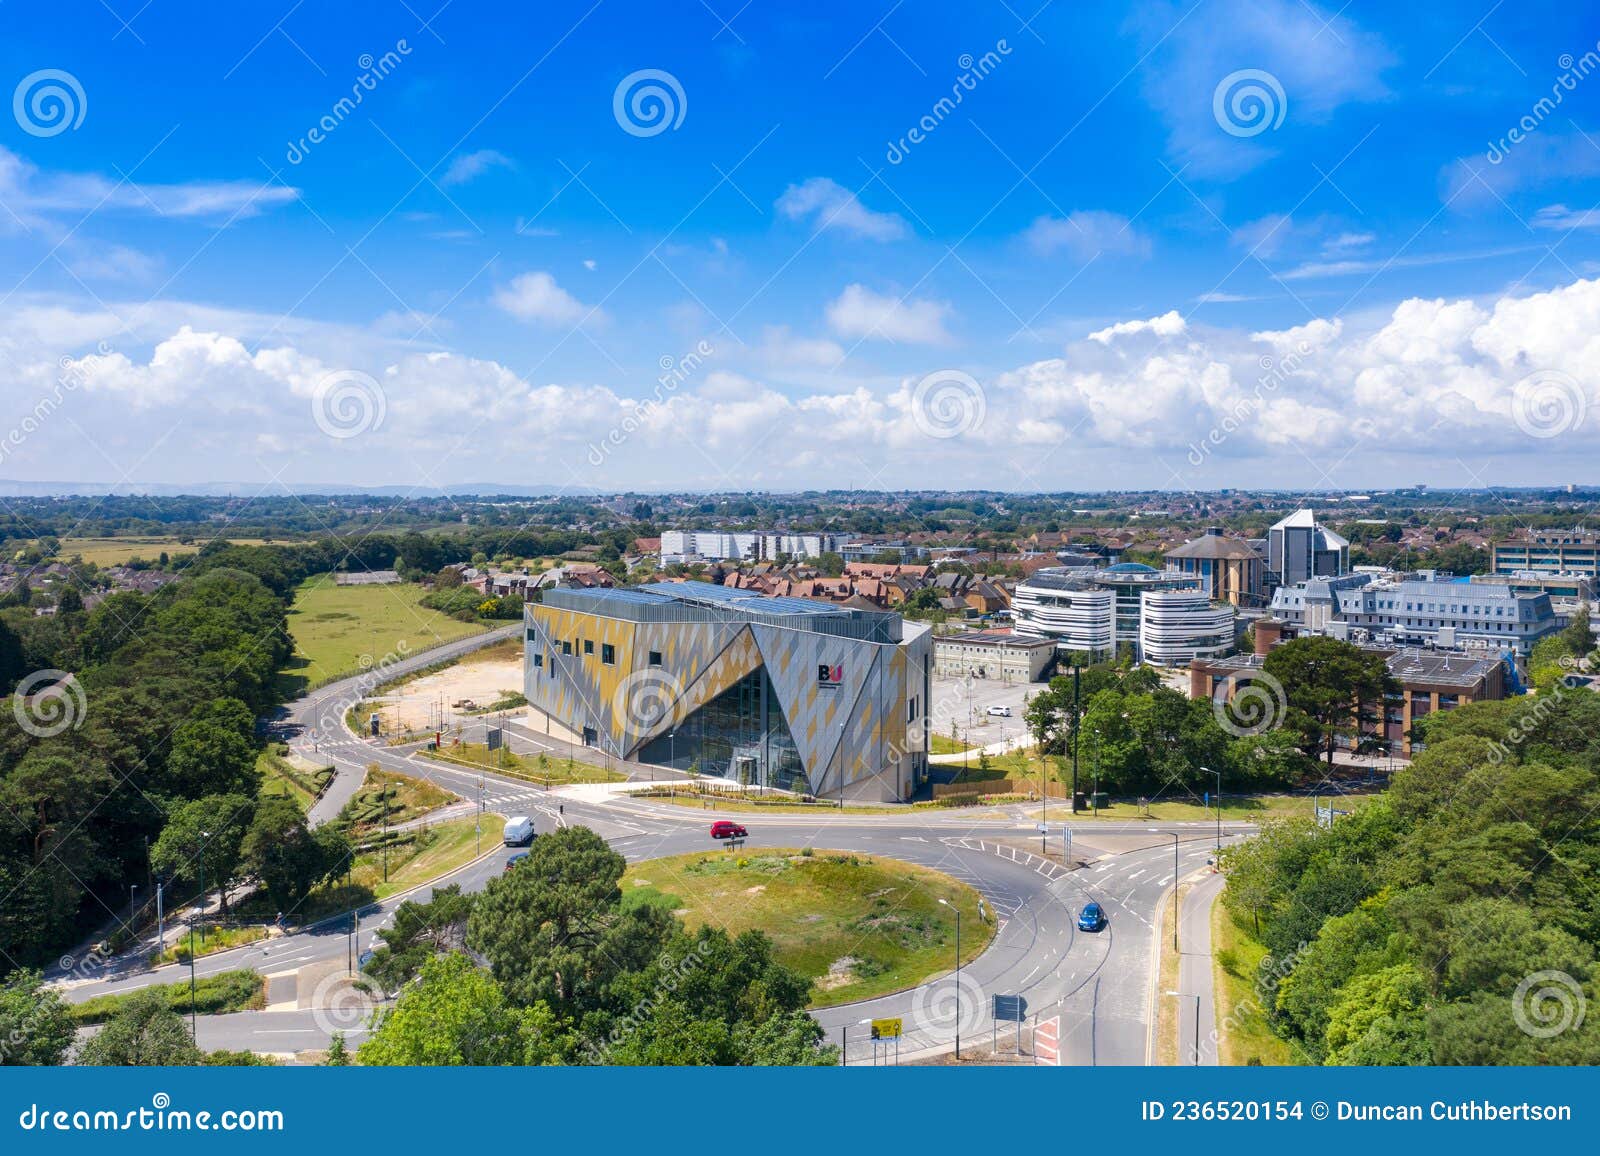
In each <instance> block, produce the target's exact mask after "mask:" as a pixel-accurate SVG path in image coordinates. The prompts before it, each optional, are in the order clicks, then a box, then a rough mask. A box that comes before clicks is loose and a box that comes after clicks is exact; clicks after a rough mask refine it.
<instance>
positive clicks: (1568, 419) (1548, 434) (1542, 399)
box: [1511, 369, 1589, 438]
mask: <svg viewBox="0 0 1600 1156" xmlns="http://www.w3.org/2000/svg"><path fill="white" fill-rule="evenodd" d="M1588 411H1589V391H1588V390H1587V389H1585V388H1584V386H1583V383H1582V382H1580V381H1579V380H1578V379H1577V378H1575V377H1573V376H1572V375H1571V374H1570V373H1562V372H1561V371H1560V370H1559V369H1539V370H1535V371H1534V372H1533V373H1530V374H1528V376H1526V377H1524V378H1523V379H1522V380H1520V381H1518V382H1517V384H1516V385H1514V386H1512V387H1511V419H1512V420H1513V421H1515V422H1516V423H1517V428H1518V429H1520V430H1521V431H1522V432H1523V433H1525V434H1527V435H1528V436H1529V437H1533V438H1554V437H1560V436H1561V435H1562V434H1564V433H1571V432H1572V431H1573V430H1575V429H1577V428H1578V427H1579V426H1581V425H1582V424H1583V418H1584V415H1585V414H1587V413H1588Z"/></svg>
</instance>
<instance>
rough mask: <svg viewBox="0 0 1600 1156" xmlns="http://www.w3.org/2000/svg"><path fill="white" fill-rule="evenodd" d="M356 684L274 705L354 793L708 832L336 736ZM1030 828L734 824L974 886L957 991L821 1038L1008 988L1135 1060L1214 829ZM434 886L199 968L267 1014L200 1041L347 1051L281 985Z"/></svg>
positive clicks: (1230, 828)
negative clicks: (972, 939)
mask: <svg viewBox="0 0 1600 1156" xmlns="http://www.w3.org/2000/svg"><path fill="white" fill-rule="evenodd" d="M488 641H491V639H490V638H488V637H487V636H477V637H475V638H474V639H471V640H467V643H468V644H467V645H464V646H463V644H452V647H451V648H440V649H438V650H434V651H430V652H429V653H428V655H426V656H419V662H420V664H421V665H427V664H430V663H432V662H437V661H439V659H440V658H442V657H445V656H446V655H447V653H448V651H449V650H450V649H453V648H454V647H455V646H462V648H463V649H472V646H471V645H470V644H471V643H476V644H477V645H480V646H481V645H485V644H486V643H487V642H488ZM360 690H361V686H360V685H358V684H357V683H356V680H348V681H347V682H346V683H340V684H334V685H332V686H329V687H327V688H324V689H323V690H321V691H319V692H316V693H315V694H313V695H312V696H309V697H308V699H305V700H302V701H301V702H300V703H298V704H296V709H293V710H291V711H290V712H289V721H290V722H291V723H293V724H294V725H296V726H298V727H299V728H300V729H299V733H297V734H294V735H293V736H292V738H291V741H293V742H294V743H295V744H296V745H301V744H306V745H309V744H311V743H313V742H314V743H315V744H316V747H317V750H316V753H317V757H319V758H321V759H323V760H325V761H331V762H333V764H334V765H335V766H336V767H337V768H338V770H339V772H340V774H339V781H341V782H343V781H346V780H353V781H354V782H355V784H356V785H359V783H360V779H361V775H362V773H363V770H364V768H365V767H366V765H367V764H368V763H372V762H376V763H378V764H380V765H382V766H384V767H385V768H388V769H392V770H396V771H400V772H402V773H405V774H409V775H415V776H418V777H422V778H427V779H430V780H432V781H433V782H435V783H437V784H438V785H439V786H441V787H443V788H445V789H446V790H449V791H453V792H454V793H456V794H458V795H460V796H462V797H463V798H465V799H468V800H476V799H477V798H478V797H479V794H480V785H481V789H482V797H483V799H484V805H485V807H486V808H487V809H488V810H492V811H495V812H498V813H501V814H527V815H530V816H532V817H533V819H534V822H535V826H536V827H537V829H538V830H539V831H540V832H541V833H542V834H543V833H549V832H550V831H552V830H554V829H556V828H557V827H558V826H561V825H575V824H582V825H584V826H587V827H589V828H591V829H592V830H594V831H595V832H596V833H597V834H599V835H600V836H601V837H602V838H604V839H605V840H606V841H607V842H608V843H609V844H610V845H611V846H612V847H614V848H615V849H616V850H617V851H618V852H619V853H620V854H622V855H623V856H624V857H625V858H626V859H627V860H628V861H629V862H630V863H637V862H642V861H646V860H650V859H655V858H659V857H662V856H671V855H679V854H686V853H690V852H695V851H706V850H710V849H712V848H713V846H714V844H713V843H712V841H711V840H710V838H709V835H708V833H707V826H708V820H707V818H706V817H705V815H704V814H703V813H701V812H698V811H694V810H690V809H687V808H683V807H678V806H674V805H671V804H667V803H660V802H651V801H648V800H635V799H629V798H626V797H617V796H613V797H610V798H608V799H604V800H599V799H596V798H593V797H587V798H585V797H579V796H578V795H577V794H568V793H564V792H563V789H562V788H556V789H554V790H551V791H545V790H542V789H540V788H538V787H535V786H532V785H530V784H528V783H524V782H520V781H517V780H513V779H507V778H503V777H499V776H496V775H494V774H492V773H489V772H483V773H480V772H478V771H476V770H472V769H468V768H464V767H456V766H452V765H450V764H444V763H439V762H435V761H432V760H428V759H425V758H423V757H421V756H419V755H416V754H414V753H412V752H410V751H407V750H404V749H399V748H394V747H387V746H381V745H376V744H373V743H370V742H368V741H364V740H361V739H359V738H356V737H354V736H350V735H349V734H348V733H347V732H343V727H342V720H343V715H344V712H345V710H346V709H348V706H349V704H350V703H351V702H353V701H355V699H354V698H352V697H351V696H352V695H353V694H354V695H355V696H356V697H359V692H360ZM591 753H592V752H591ZM340 805H341V806H342V804H340ZM334 813H337V810H336V809H335V811H334ZM1036 820H1037V816H1036V814H1034V813H1030V812H1029V811H1028V810H1026V809H1024V808H1014V809H989V808H985V809H984V810H983V812H982V813H981V814H980V815H973V814H972V813H971V812H964V811H962V810H952V811H927V810H922V811H911V810H909V809H908V810H907V811H906V812H905V813H904V814H903V815H902V814H891V815H852V814H849V813H843V814H838V813H835V814H820V815H793V814H787V815H786V814H782V813H778V814H774V815H772V816H749V817H748V818H747V819H746V820H745V821H746V825H747V826H749V827H750V837H749V839H748V841H747V845H748V846H750V847H808V846H809V847H815V848H828V849H837V850H842V851H855V852H861V853H866V854H872V855H877V856H882V857H885V858H894V859H901V860H905V861H907V862H912V863H918V864H922V865H924V866H928V867H932V868H935V869H937V870H940V871H943V872H945V873H947V874H949V875H951V876H953V877H955V878H957V879H960V880H962V881H963V882H966V883H968V884H970V885H971V886H973V887H974V888H976V889H977V890H978V892H979V893H980V894H981V895H982V896H983V899H984V903H985V906H986V908H987V909H988V910H989V912H990V913H991V916H992V918H994V919H996V920H998V929H997V932H996V934H995V938H994V941H993V943H992V944H991V945H990V946H989V947H988V948H987V949H986V950H985V951H984V952H983V953H982V954H981V955H980V956H979V957H978V958H977V959H975V960H973V961H972V962H971V963H969V964H968V965H966V966H964V967H963V968H962V971H961V981H960V985H959V988H958V986H957V983H956V981H955V979H954V976H953V975H946V976H944V977H941V978H938V979H935V980H934V981H932V982H931V983H928V984H925V985H923V986H922V987H919V988H916V989H913V990H911V991H906V992H900V993H898V994H895V995H889V996H884V997H882V998H880V999H876V1000H872V1001H869V1002H865V1003H857V1004H850V1005H845V1006H842V1007H836V1008H827V1009H823V1010H819V1011H817V1012H816V1013H814V1014H815V1016H816V1018H817V1020H818V1021H819V1022H820V1023H821V1024H822V1026H823V1028H824V1029H825V1031H826V1032H827V1033H828V1036H829V1038H830V1039H831V1040H832V1041H834V1042H838V1041H839V1040H840V1039H841V1038H843V1039H844V1040H845V1041H846V1043H847V1045H848V1046H849V1055H850V1058H851V1062H857V1061H858V1060H860V1059H862V1058H864V1057H865V1056H867V1055H869V1054H870V1043H868V1042H867V1030H866V1028H865V1027H862V1026H861V1024H860V1021H862V1020H864V1019H868V1018H880V1017H899V1018H901V1019H902V1020H903V1021H904V1025H905V1031H906V1033H907V1034H906V1037H905V1038H904V1039H903V1040H902V1041H901V1058H902V1059H908V1058H912V1057H914V1056H917V1055H919V1054H925V1053H927V1054H931V1053H934V1052H939V1051H947V1050H949V1047H950V1046H951V1044H952V1043H953V1040H954V1036H955V1031H956V1028H957V1026H958V1025H959V1027H960V1031H961V1034H962V1038H963V1050H965V1049H966V1048H967V1047H968V1044H967V1041H968V1040H969V1039H970V1040H971V1041H973V1043H978V1042H983V1043H985V1044H986V1043H987V1040H988V1036H989V1033H990V1027H991V1016H990V1006H989V1004H990V998H991V997H992V996H993V995H996V994H1007V995H1020V996H1022V997H1023V998H1024V1000H1025V1001H1026V1007H1027V1014H1028V1016H1029V1017H1030V1018H1031V1017H1033V1016H1034V1015H1036V1014H1037V1015H1042V1016H1049V1015H1056V1014H1059V1015H1060V1016H1061V1017H1062V1032H1061V1037H1062V1062H1063V1063H1070V1064H1142V1063H1144V1062H1145V1054H1146V1051H1145V1050H1146V1041H1147V1038H1148V1024H1149V1022H1150V1014H1151V1007H1150V1003H1151V999H1152V994H1153V993H1152V990H1151V982H1150V978H1151V975H1152V971H1151V964H1152V959H1153V955H1152V952H1153V947H1154V944H1153V939H1154V934H1155V925H1154V922H1153V920H1154V916H1155V913H1156V912H1157V910H1158V909H1159V907H1160V904H1161V903H1162V901H1163V899H1164V897H1165V896H1167V895H1168V893H1169V889H1170V888H1171V887H1172V885H1173V882H1174V877H1175V875H1176V876H1181V875H1184V874H1187V873H1189V872H1190V871H1193V870H1196V869H1198V868H1200V867H1202V866H1204V864H1205V862H1206V860H1207V859H1208V858H1209V857H1210V856H1211V855H1212V854H1213V851H1214V845H1213V829H1212V827H1211V826H1210V825H1208V824H1205V823H1200V824H1181V823H1179V824H1166V825H1157V826H1153V827H1152V826H1146V825H1126V826H1124V825H1112V824H1109V823H1079V824H1075V825H1074V832H1075V833H1074V852H1075V855H1074V859H1075V860H1088V861H1089V862H1088V865H1087V866H1084V867H1081V868H1079V869H1077V870H1072V871H1069V870H1066V869H1065V868H1064V867H1062V866H1061V865H1060V864H1059V863H1057V862H1054V861H1050V860H1046V859H1042V858H1040V857H1038V856H1037V855H1036V854H1035V853H1034V852H1033V851H1030V850H1029V849H1028V848H1030V847H1032V848H1037V843H1036V842H1035V840H1036V839H1037V835H1035V834H1034V833H1033V832H1034V829H1035V827H1034V825H1035V822H1036ZM1224 831H1225V833H1226V835H1227V837H1228V838H1229V839H1233V838H1238V837H1241V836H1243V835H1246V834H1248V833H1249V832H1250V831H1251V828H1249V827H1247V826H1242V825H1235V824H1230V825H1225V827H1224ZM1174 837H1176V838H1174ZM1052 838H1056V836H1052ZM1175 843H1176V847H1177V863H1176V867H1175V865H1174V844H1175ZM513 853H514V852H513V851H512V850H509V849H504V848H494V849H492V850H491V851H490V853H488V854H487V855H485V856H484V857H483V858H482V859H480V860H478V861H477V862H474V863H472V864H469V865H468V866H466V867H463V868H461V869H460V870H458V871H456V872H454V873H453V874H451V875H449V876H447V877H445V878H443V879H440V880H436V881H435V883H434V885H433V886H443V885H448V884H452V883H460V884H461V885H462V886H463V888H465V889H467V890H475V889H479V888H481V887H483V886H485V885H486V884H487V883H488V881H489V880H491V879H493V878H494V877H496V876H497V875H498V874H499V873H500V871H501V870H502V869H503V865H504V862H505V860H506V859H507V858H508V857H509V856H510V855H511V854H513ZM433 886H424V887H421V888H418V889H417V890H416V891H414V892H412V893H410V894H408V895H405V896H394V897H392V898H390V899H387V900H384V901H383V902H381V903H374V904H372V905H370V906H369V907H367V908H364V909H363V910H362V912H361V913H360V931H359V938H355V937H354V934H353V933H354V926H353V923H354V921H353V920H352V919H349V918H344V917H341V918H338V919H334V920H330V921H327V922H324V923H323V924H321V925H319V926H315V927H310V928H307V929H304V930H301V931H297V932H294V933H292V934H289V935H284V936H280V937H276V938H274V939H272V940H270V941H267V942H266V943H264V944H260V943H258V944H252V945H248V946H245V947H241V948H236V949H233V950H231V951H226V952H219V953H216V954H214V955H209V956H205V957H203V958H201V959H200V960H198V961H197V962H196V964H195V968H194V973H195V974H196V975H197V976H204V975H209V974H213V973H216V972H221V971H226V970H230V969H233V968H240V967H246V968H254V969H256V970H258V971H260V972H262V973H263V974H264V975H267V976H268V977H269V980H270V981H271V987H270V994H269V1004H270V1006H269V1010H266V1011H261V1012H246V1013H239V1014H236V1015H226V1016H205V1017H201V1018H200V1022H199V1042H200V1044H201V1045H202V1046H203V1047H207V1048H220V1047H226V1048H234V1049H249V1050H254V1051H263V1052H277V1053H288V1052H296V1051H301V1050H308V1049H315V1048H320V1047H323V1046H325V1045H326V1043H327V1039H328V1036H329V1034H330V1031H331V1030H334V1029H342V1030H345V1031H346V1033H347V1036H348V1037H349V1038H350V1039H351V1041H352V1042H357V1041H359V1039H360V1038H361V1031H360V1028H361V1026H362V1022H363V1020H364V1018H365V1012H366V1011H367V1010H368V1009H366V1008H358V1009H355V1010H354V1013H351V1012H349V1010H348V1009H346V1011H344V1012H337V1013H336V1012H333V1011H329V1010H327V1009H323V1010H313V1009H311V1008H307V1007H297V1006H294V1005H295V1004H296V1003H304V1002H305V996H306V993H305V992H301V991H298V990H297V988H296V985H297V982H298V981H297V980H296V978H295V976H296V973H297V972H300V971H301V969H306V970H307V972H309V973H311V974H316V973H317V971H318V969H317V965H321V968H320V971H321V973H324V974H325V973H327V972H328V971H329V970H331V969H332V968H333V966H334V965H336V964H342V963H343V961H345V960H347V959H348V957H349V955H350V954H351V952H353V951H354V952H359V951H360V950H361V949H362V948H364V947H367V946H369V945H370V943H371V940H372V936H373V933H374V932H375V931H376V930H377V929H378V928H379V927H382V926H385V925H386V924H387V922H388V921H389V919H390V918H392V915H393V912H394V910H395V908H396V907H397V906H398V905H399V903H400V902H401V901H403V900H404V899H406V898H413V899H418V900H426V898H427V897H428V896H429V895H430V894H431V892H432V890H433ZM1091 899H1093V900H1096V901H1098V902H1099V903H1100V904H1101V905H1102V906H1103V907H1104V908H1105V910H1106V912H1107V914H1108V916H1109V920H1110V922H1109V926H1108V927H1107V928H1106V929H1105V930H1103V931H1100V932H1098V933H1088V932H1080V931H1078V930H1077V926H1076V915H1077V913H1078V911H1079V910H1081V908H1082V906H1083V905H1084V904H1085V903H1086V902H1088V901H1089V900H1091ZM189 974H190V973H189V969H188V968H187V967H185V966H180V965H171V966H168V967H165V968H161V969H158V970H150V969H148V968H147V967H145V966H144V965H143V964H142V963H140V962H138V961H137V960H133V959H125V960H119V961H113V962H112V963H111V964H109V965H108V966H106V967H105V968H104V969H102V970H100V971H97V972H96V973H94V978H92V979H89V980H86V981H79V982H76V983H73V984H71V985H70V986H69V987H67V989H66V991H65V995H66V997H67V998H68V999H69V1000H71V1001H73V1002H77V1001H81V1000H84V999H87V998H90V997H91V996H94V995H99V994H104V993H109V992H119V991H129V990H134V989H136V988H139V987H143V986H146V985H148V984H151V983H170V982H178V981H182V980H185V979H187V978H188V976H189ZM958 994H959V998H958Z"/></svg>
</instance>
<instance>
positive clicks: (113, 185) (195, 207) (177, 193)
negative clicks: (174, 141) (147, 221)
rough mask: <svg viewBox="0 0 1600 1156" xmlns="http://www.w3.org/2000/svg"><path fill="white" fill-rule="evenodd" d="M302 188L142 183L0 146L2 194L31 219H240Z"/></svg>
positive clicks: (224, 183)
mask: <svg viewBox="0 0 1600 1156" xmlns="http://www.w3.org/2000/svg"><path fill="white" fill-rule="evenodd" d="M299 197H300V190H299V189H296V188H291V187H289V186H287V185H281V184H277V183H274V182H272V181H187V182H184V183H182V184H170V185H163V184H153V185H152V184H137V183H135V182H133V181H128V180H116V181H113V180H112V179H110V178H109V177H103V176H101V175H99V174H98V173H57V172H46V171H45V170H43V169H40V168H39V167H38V166H36V165H34V164H32V163H31V162H29V161H26V160H24V159H23V158H21V157H19V156H17V155H16V154H15V153H13V152H10V151H8V150H7V149H5V148H0V200H3V201H4V202H5V203H6V204H7V205H9V206H10V208H11V210H12V212H13V213H15V214H16V215H17V216H19V217H21V218H23V219H24V220H27V219H28V218H30V217H33V218H35V219H39V218H42V217H47V216H49V215H52V214H58V213H88V212H106V211H112V212H129V213H138V214H141V215H152V216H161V217H181V218H220V219H223V220H236V219H240V218H244V217H253V216H255V215H256V214H258V213H261V212H264V211H266V210H267V209H270V208H273V207H275V206H278V205H284V204H288V203H290V202H292V201H296V200H298V199H299Z"/></svg>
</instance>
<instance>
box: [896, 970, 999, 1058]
mask: <svg viewBox="0 0 1600 1156" xmlns="http://www.w3.org/2000/svg"><path fill="white" fill-rule="evenodd" d="M987 1006H988V999H987V997H985V995H984V993H983V988H982V987H980V986H979V985H978V981H977V980H975V979H973V978H972V975H971V973H969V972H965V971H964V972H962V973H961V975H960V978H959V979H958V978H956V977H955V976H953V975H949V976H945V977H944V978H943V979H936V980H934V981H933V982H932V983H925V984H923V985H922V986H921V987H919V988H917V990H916V991H914V992H912V993H911V1017H910V1018H911V1030H912V1031H914V1032H920V1033H921V1034H922V1035H924V1036H926V1037H928V1038H929V1039H931V1040H933V1041H934V1042H935V1043H939V1044H948V1043H950V1042H952V1041H953V1040H954V1039H955V1038H956V1036H957V1035H969V1036H970V1035H976V1034H977V1031H978V1028H979V1027H981V1026H982V1024H983V1021H984V1016H985V1014H986V1012H985V1009H986V1008H987Z"/></svg>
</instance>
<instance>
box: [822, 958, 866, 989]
mask: <svg viewBox="0 0 1600 1156" xmlns="http://www.w3.org/2000/svg"><path fill="white" fill-rule="evenodd" d="M860 962H861V961H860V960H858V959H857V958H856V957H855V956H853V955H847V956H845V957H844V958H843V959H836V960H834V961H833V962H832V963H830V964H829V965H828V974H827V975H824V976H822V977H821V978H819V979H818V980H817V981H816V986H817V987H818V988H820V989H822V990H823V991H832V990H833V989H834V988H836V987H844V986H845V985H846V984H851V983H854V982H855V981H856V965H857V964H858V963H860Z"/></svg>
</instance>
